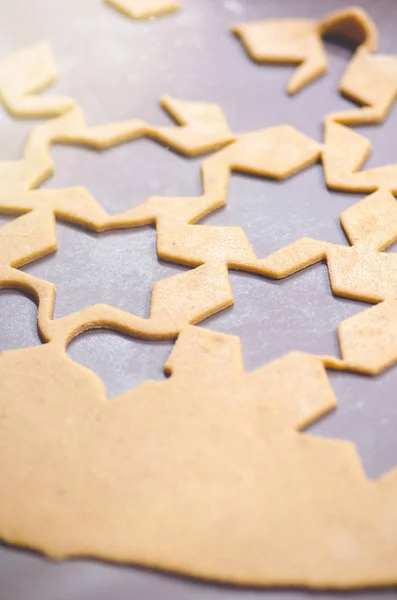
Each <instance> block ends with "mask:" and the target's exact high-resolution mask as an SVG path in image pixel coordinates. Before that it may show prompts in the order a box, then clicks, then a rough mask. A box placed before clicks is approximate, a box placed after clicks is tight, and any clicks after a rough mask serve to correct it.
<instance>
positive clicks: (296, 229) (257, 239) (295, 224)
mask: <svg viewBox="0 0 397 600" xmlns="http://www.w3.org/2000/svg"><path fill="white" fill-rule="evenodd" d="M356 202H357V197H356V196H354V195H352V194H348V193H344V194H343V193H335V192H332V191H330V190H328V189H327V188H326V187H325V185H324V176H323V173H322V170H321V168H320V167H319V166H318V165H314V166H312V167H309V168H308V169H306V170H304V171H302V172H300V173H298V174H296V175H294V177H291V178H289V179H285V180H282V181H274V180H270V179H263V178H259V177H252V176H250V175H244V174H242V173H233V174H232V177H231V182H230V187H229V196H228V204H227V205H226V206H225V207H223V208H221V209H219V210H218V211H217V212H214V213H213V214H210V215H208V216H207V217H206V218H205V219H203V220H202V221H201V223H202V224H205V225H216V226H235V227H242V228H243V230H244V232H245V234H246V236H247V238H248V240H249V241H250V243H251V244H252V246H253V249H254V251H255V254H256V256H257V257H260V258H262V257H265V256H267V255H268V254H270V253H272V252H275V251H276V250H279V249H280V248H282V247H284V246H287V245H288V244H291V243H292V242H295V241H296V240H297V239H298V238H300V237H310V238H315V239H319V240H322V241H326V242H332V243H335V244H343V245H348V242H347V239H346V236H345V234H344V232H343V230H342V227H341V225H340V221H339V215H340V213H341V212H342V211H343V210H345V209H346V208H348V207H349V206H351V205H353V204H355V203H356Z"/></svg>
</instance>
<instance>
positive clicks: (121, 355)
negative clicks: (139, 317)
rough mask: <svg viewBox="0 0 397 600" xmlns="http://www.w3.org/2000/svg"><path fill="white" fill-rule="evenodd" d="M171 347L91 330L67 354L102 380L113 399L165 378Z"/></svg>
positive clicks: (72, 345)
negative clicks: (165, 367) (145, 382)
mask: <svg viewBox="0 0 397 600" xmlns="http://www.w3.org/2000/svg"><path fill="white" fill-rule="evenodd" d="M172 347H173V344H172V342H158V341H155V342H150V341H147V340H145V341H144V340H137V339H132V338H129V337H127V336H124V335H121V334H118V333H115V332H113V331H89V332H87V333H85V334H83V335H80V336H79V337H77V338H75V339H74V340H73V341H72V342H71V344H70V345H69V347H68V354H69V356H70V358H72V359H73V360H74V361H76V362H79V363H80V364H82V365H84V366H86V367H88V368H89V369H91V371H94V373H96V374H97V375H98V376H99V377H100V378H101V380H102V382H103V384H104V385H105V388H106V390H107V395H108V398H109V399H111V398H114V397H115V396H118V395H119V394H122V393H124V392H127V391H128V390H129V389H132V388H134V387H137V386H138V385H139V384H141V383H143V382H144V381H147V380H149V379H150V380H153V379H154V380H159V379H163V378H164V372H163V367H164V363H165V362H166V360H167V358H168V355H169V354H170V352H171V350H172Z"/></svg>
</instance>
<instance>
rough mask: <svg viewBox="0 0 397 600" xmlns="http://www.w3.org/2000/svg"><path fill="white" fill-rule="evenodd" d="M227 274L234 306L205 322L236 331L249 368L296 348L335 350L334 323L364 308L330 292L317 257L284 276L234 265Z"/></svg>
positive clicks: (317, 351) (320, 351) (319, 351)
mask: <svg viewBox="0 0 397 600" xmlns="http://www.w3.org/2000/svg"><path fill="white" fill-rule="evenodd" d="M230 279H231V284H232V290H233V296H234V306H233V307H231V308H229V309H228V310H226V311H224V312H223V313H220V314H218V315H214V316H213V317H211V318H210V319H208V320H207V321H206V322H205V327H208V328H209V329H212V330H214V331H220V332H222V333H228V334H232V335H237V336H240V337H241V340H242V346H243V353H244V361H245V363H244V364H245V368H246V369H247V370H248V371H251V370H252V369H256V368H258V367H259V366H260V365H263V364H266V363H268V362H270V361H271V360H273V359H275V358H279V357H280V356H283V355H284V354H287V353H288V352H292V351H295V350H300V351H302V352H309V353H311V354H319V355H320V354H330V355H337V356H339V347H338V341H337V327H338V324H339V323H340V321H342V320H344V319H347V318H348V317H351V316H352V315H354V314H356V313H358V312H360V311H362V310H364V309H366V308H368V305H367V304H365V303H363V302H356V301H354V300H347V299H345V298H338V297H336V296H333V294H332V292H331V289H330V284H329V279H328V273H327V268H326V266H325V265H323V264H321V263H319V264H317V265H314V266H313V267H310V268H307V269H305V270H303V271H300V272H299V273H296V274H295V275H291V276H290V277H288V278H287V279H283V280H272V279H265V278H263V277H258V276H254V275H251V274H245V273H244V274H243V273H236V272H233V271H231V272H230Z"/></svg>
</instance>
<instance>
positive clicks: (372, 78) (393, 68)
mask: <svg viewBox="0 0 397 600" xmlns="http://www.w3.org/2000/svg"><path fill="white" fill-rule="evenodd" d="M233 31H234V33H235V34H236V35H237V36H238V37H239V38H240V39H241V41H242V43H243V44H244V46H245V48H246V49H247V51H248V53H249V55H250V56H251V58H252V59H253V60H255V61H257V62H276V63H299V67H298V69H297V70H296V71H295V73H294V74H293V76H292V78H291V80H290V82H289V84H288V86H287V91H288V92H289V93H290V94H295V93H296V92H298V91H299V90H300V89H302V87H304V86H305V85H307V84H308V83H310V82H311V81H313V80H314V79H316V78H317V77H319V76H320V75H322V74H324V73H325V72H326V71H327V69H328V63H327V57H326V55H325V50H324V45H323V41H322V37H324V35H327V34H337V35H340V36H342V37H344V38H346V39H348V40H350V41H352V42H353V43H354V44H355V45H357V46H358V48H357V50H356V52H355V54H354V56H353V58H352V59H351V61H350V62H349V64H348V66H347V68H346V71H345V73H344V74H343V77H342V80H341V82H340V86H339V89H340V91H341V92H342V94H344V95H345V96H347V97H348V98H351V99H352V100H354V101H356V102H358V103H360V104H362V105H363V108H359V109H357V108H353V109H351V110H345V111H340V112H338V113H331V114H329V115H327V117H326V120H331V121H337V122H339V123H345V124H347V125H358V124H365V123H378V122H380V121H383V119H384V118H385V117H386V115H387V114H388V112H389V110H390V108H391V106H392V105H393V102H394V100H395V98H396V96H397V59H396V58H395V57H393V56H384V55H378V54H373V52H374V51H375V50H376V48H377V45H378V33H377V29H376V26H375V24H374V23H373V21H372V19H371V18H370V17H369V15H368V14H367V13H366V12H365V11H364V10H363V9H362V8H359V7H351V8H347V9H344V10H337V11H335V12H332V13H330V14H329V15H326V16H325V17H324V19H322V20H320V21H315V20H312V19H310V20H302V19H291V20H284V19H281V20H276V21H253V22H248V23H241V24H238V25H236V26H235V27H234V28H233Z"/></svg>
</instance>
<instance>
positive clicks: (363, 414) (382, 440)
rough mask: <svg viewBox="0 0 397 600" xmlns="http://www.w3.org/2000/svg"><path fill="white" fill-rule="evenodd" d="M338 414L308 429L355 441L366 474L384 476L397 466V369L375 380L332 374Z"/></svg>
mask: <svg viewBox="0 0 397 600" xmlns="http://www.w3.org/2000/svg"><path fill="white" fill-rule="evenodd" d="M328 375H329V377H330V380H331V383H332V386H333V388H334V391H335V394H336V396H337V398H338V408H337V410H336V411H334V412H332V413H330V414H329V415H327V416H325V417H324V418H323V419H321V420H320V421H317V422H316V423H314V424H313V425H311V426H310V427H309V428H308V432H309V433H312V434H314V435H319V436H321V437H327V438H335V439H345V440H350V441H352V442H354V443H355V444H356V446H357V448H358V450H359V453H360V456H361V460H362V462H363V466H364V468H365V471H366V473H367V475H368V476H369V477H371V478H376V477H379V476H381V475H382V474H383V473H385V472H386V471H388V470H389V469H392V468H393V467H395V466H396V464H397V436H396V435H395V429H396V420H397V404H396V382H397V368H396V366H394V367H392V368H391V369H389V370H388V371H386V372H385V373H381V374H380V375H377V376H376V377H368V376H365V375H359V374H353V373H343V372H340V371H339V372H338V371H329V373H328Z"/></svg>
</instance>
